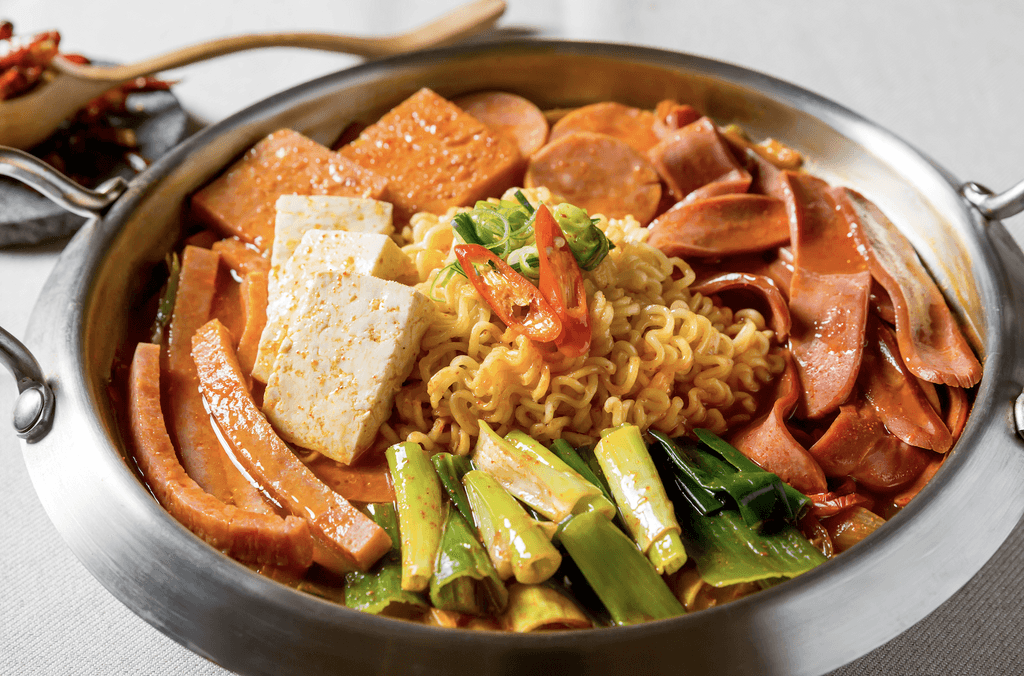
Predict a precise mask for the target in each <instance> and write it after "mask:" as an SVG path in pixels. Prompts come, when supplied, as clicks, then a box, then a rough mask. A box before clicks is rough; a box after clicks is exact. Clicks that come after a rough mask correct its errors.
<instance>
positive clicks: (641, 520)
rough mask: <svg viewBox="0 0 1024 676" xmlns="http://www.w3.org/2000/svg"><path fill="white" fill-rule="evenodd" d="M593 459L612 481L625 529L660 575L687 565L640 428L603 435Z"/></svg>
mask: <svg viewBox="0 0 1024 676" xmlns="http://www.w3.org/2000/svg"><path fill="white" fill-rule="evenodd" d="M594 455H595V456H597V460H598V462H599V463H601V469H602V470H603V471H604V475H605V477H606V478H607V479H608V485H609V487H610V488H611V490H612V494H613V495H614V496H615V501H616V502H617V503H618V505H619V509H620V511H621V513H622V518H623V521H625V523H626V530H628V531H629V534H630V535H632V536H633V539H634V540H635V541H636V543H637V545H639V547H640V551H641V552H643V553H644V554H646V555H647V556H648V557H649V558H650V559H651V563H653V564H654V567H655V569H656V570H657V571H658V573H659V574H670V573H674V572H676V571H677V570H679V569H680V568H682V567H683V564H684V563H686V549H685V548H684V547H683V542H682V540H680V539H679V533H680V531H681V530H682V529H681V528H680V526H679V522H678V521H677V520H676V514H675V505H673V504H672V501H670V500H669V499H668V494H667V493H666V492H665V486H664V485H663V484H662V483H661V477H660V476H658V470H657V469H655V467H654V461H653V460H652V459H651V454H650V453H649V452H648V451H647V445H646V444H644V440H643V437H642V436H641V435H640V428H639V427H637V426H636V425H620V426H619V427H616V428H613V429H610V430H605V431H604V432H602V433H601V441H600V442H598V444H597V447H596V448H594Z"/></svg>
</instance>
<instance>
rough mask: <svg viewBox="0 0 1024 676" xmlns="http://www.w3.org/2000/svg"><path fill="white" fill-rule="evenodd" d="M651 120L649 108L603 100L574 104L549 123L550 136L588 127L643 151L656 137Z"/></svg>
mask: <svg viewBox="0 0 1024 676" xmlns="http://www.w3.org/2000/svg"><path fill="white" fill-rule="evenodd" d="M655 122H657V118H656V117H655V116H654V113H652V112H651V111H649V110H641V109H639V108H633V107H632V106H624V105H622V104H621V103H615V102H614V101H605V102H604V103H594V104H592V105H589V106H583V107H582V108H577V109H576V110H574V111H572V112H571V113H569V114H568V115H566V116H565V117H563V118H562V119H560V120H559V121H558V122H556V123H555V124H554V126H553V127H551V140H552V141H555V140H557V139H560V138H562V137H563V136H568V135H569V134H572V133H575V132H579V131H592V132H595V133H598V134H608V135H609V136H614V137H615V138H617V139H620V140H622V141H625V142H626V143H628V144H629V145H631V146H633V148H635V149H636V150H637V151H638V152H641V153H644V154H646V153H647V151H648V150H650V149H651V148H653V147H654V146H655V145H657V143H658V141H659V140H660V138H659V137H658V135H657V133H655V130H654V126H655Z"/></svg>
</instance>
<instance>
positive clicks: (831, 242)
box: [780, 172, 871, 418]
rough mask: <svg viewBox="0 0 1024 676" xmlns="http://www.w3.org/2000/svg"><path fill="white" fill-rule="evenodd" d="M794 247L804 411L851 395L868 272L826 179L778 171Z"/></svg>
mask: <svg viewBox="0 0 1024 676" xmlns="http://www.w3.org/2000/svg"><path fill="white" fill-rule="evenodd" d="M780 182H781V185H782V187H783V190H784V192H785V193H786V194H787V200H788V205H789V208H790V226H791V228H792V235H791V238H792V242H793V244H792V246H793V282H792V285H791V287H790V290H789V311H790V313H791V315H792V318H793V330H792V333H791V334H790V344H791V345H792V349H793V357H794V358H795V359H796V363H797V367H798V369H799V371H800V382H801V384H802V386H803V394H802V397H801V409H802V412H803V415H805V416H806V417H808V418H820V417H822V416H825V415H827V414H828V413H830V412H832V411H835V410H836V409H837V408H838V407H839V405H840V404H842V403H843V402H844V401H846V399H847V398H848V397H849V396H850V392H851V391H852V390H853V386H854V384H855V383H856V381H857V373H858V372H859V370H860V362H861V357H862V355H863V345H864V331H865V328H866V326H867V318H868V299H869V296H870V295H871V273H869V272H868V270H867V264H866V262H865V261H864V258H863V256H862V255H861V254H860V252H859V251H858V250H857V249H856V247H855V246H854V243H853V239H852V238H851V237H850V236H849V226H848V225H847V223H846V221H845V220H844V219H842V218H841V217H840V216H839V215H838V213H837V211H836V206H835V202H834V200H833V199H832V198H831V195H830V193H829V187H828V185H827V184H826V183H825V182H824V181H822V180H820V179H817V178H814V177H813V176H809V175H807V174H797V173H794V172H784V175H783V176H782V177H781V181H780Z"/></svg>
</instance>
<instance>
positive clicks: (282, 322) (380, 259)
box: [252, 230, 415, 383]
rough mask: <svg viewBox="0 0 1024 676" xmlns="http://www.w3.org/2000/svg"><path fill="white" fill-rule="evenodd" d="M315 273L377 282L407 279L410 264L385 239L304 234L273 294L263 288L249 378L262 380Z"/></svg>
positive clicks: (343, 233)
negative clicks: (263, 307)
mask: <svg viewBox="0 0 1024 676" xmlns="http://www.w3.org/2000/svg"><path fill="white" fill-rule="evenodd" d="M318 272H358V273H361V274H364V275H372V276H374V277H379V278H381V279H389V280H394V281H407V280H409V279H410V277H414V276H415V266H413V263H412V260H410V259H409V257H408V256H406V255H405V254H404V253H403V252H402V250H401V249H399V248H398V245H397V244H395V242H394V240H392V239H391V238H390V237H388V236H387V235H381V234H376V233H366V232H346V231H343V230H307V231H306V233H305V234H304V235H303V236H302V241H301V243H300V244H299V246H298V248H297V249H295V253H293V254H292V255H291V257H290V258H289V259H288V260H287V261H285V263H284V265H283V266H282V268H281V271H280V273H279V274H278V275H277V283H276V284H275V286H274V290H273V293H272V294H271V293H270V290H269V289H268V294H267V296H268V299H267V323H266V326H265V327H264V328H263V333H262V334H261V336H260V344H259V349H258V350H257V353H256V362H255V364H254V365H253V369H252V375H253V377H254V378H256V379H257V380H259V381H260V382H262V383H265V382H267V379H268V378H270V373H271V371H273V369H274V361H275V360H276V359H277V351H278V349H279V348H280V347H281V341H282V340H284V337H285V335H286V333H287V330H288V326H289V325H290V324H291V323H292V322H293V321H294V320H295V318H296V316H297V310H298V305H299V301H300V300H301V299H302V297H303V296H304V295H305V289H306V286H307V285H308V284H309V282H310V281H312V278H313V275H315V274H316V273H318Z"/></svg>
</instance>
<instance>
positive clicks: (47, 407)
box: [0, 146, 128, 443]
mask: <svg viewBox="0 0 1024 676" xmlns="http://www.w3.org/2000/svg"><path fill="white" fill-rule="evenodd" d="M0 176H9V177H11V178H14V179H17V180H19V181H21V182H22V183H26V184H28V185H30V186H32V187H33V188H35V189H36V190H38V191H39V192H41V193H42V194H43V195H46V196H47V197H49V198H50V199H51V200H53V201H54V202H56V203H57V204H59V205H60V206H62V207H64V208H65V209H67V210H68V211H70V212H73V213H76V214H78V215H80V216H85V217H93V216H99V215H101V214H102V213H103V212H104V211H105V210H106V209H107V208H108V207H109V206H110V205H111V204H113V203H114V201H115V200H117V198H118V197H120V196H121V195H122V194H123V193H124V191H125V190H127V189H128V183H127V182H126V181H125V180H124V179H123V178H121V177H120V176H118V177H115V178H112V179H110V180H109V181H106V182H105V183H103V184H102V185H100V186H99V187H98V188H97V189H96V190H89V189H87V188H83V187H82V186H80V185H78V184H77V183H75V182H74V181H72V180H71V179H70V178H68V177H67V176H65V175H64V174H62V173H60V172H59V171H57V170H56V169H54V168H53V167H51V166H50V165H48V164H46V163H45V162H43V161H42V160H39V159H37V158H35V157H33V156H32V155H29V154H28V153H26V152H22V151H21V150H16V149H15V148H8V147H6V146H0ZM0 363H2V364H3V365H4V366H6V367H7V368H8V369H9V370H10V371H11V373H13V374H14V379H15V380H16V381H17V383H18V393H19V394H18V399H17V400H16V401H15V404H14V415H13V416H12V418H13V420H12V422H13V423H14V432H15V434H17V435H18V436H19V437H21V438H22V439H25V440H26V441H28V442H30V443H31V442H34V441H38V440H40V439H42V438H43V437H44V436H46V434H47V433H48V432H49V431H50V427H51V425H52V424H53V415H54V396H53V390H52V389H50V386H49V385H48V384H47V383H46V378H45V377H44V376H43V370H42V369H41V368H40V367H39V362H37V361H36V358H35V357H33V356H32V353H31V352H29V350H28V348H27V347H25V346H24V345H23V344H22V343H21V341H19V340H18V339H17V338H15V337H14V336H12V335H11V334H10V333H8V332H7V331H5V330H4V329H3V327H0Z"/></svg>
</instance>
